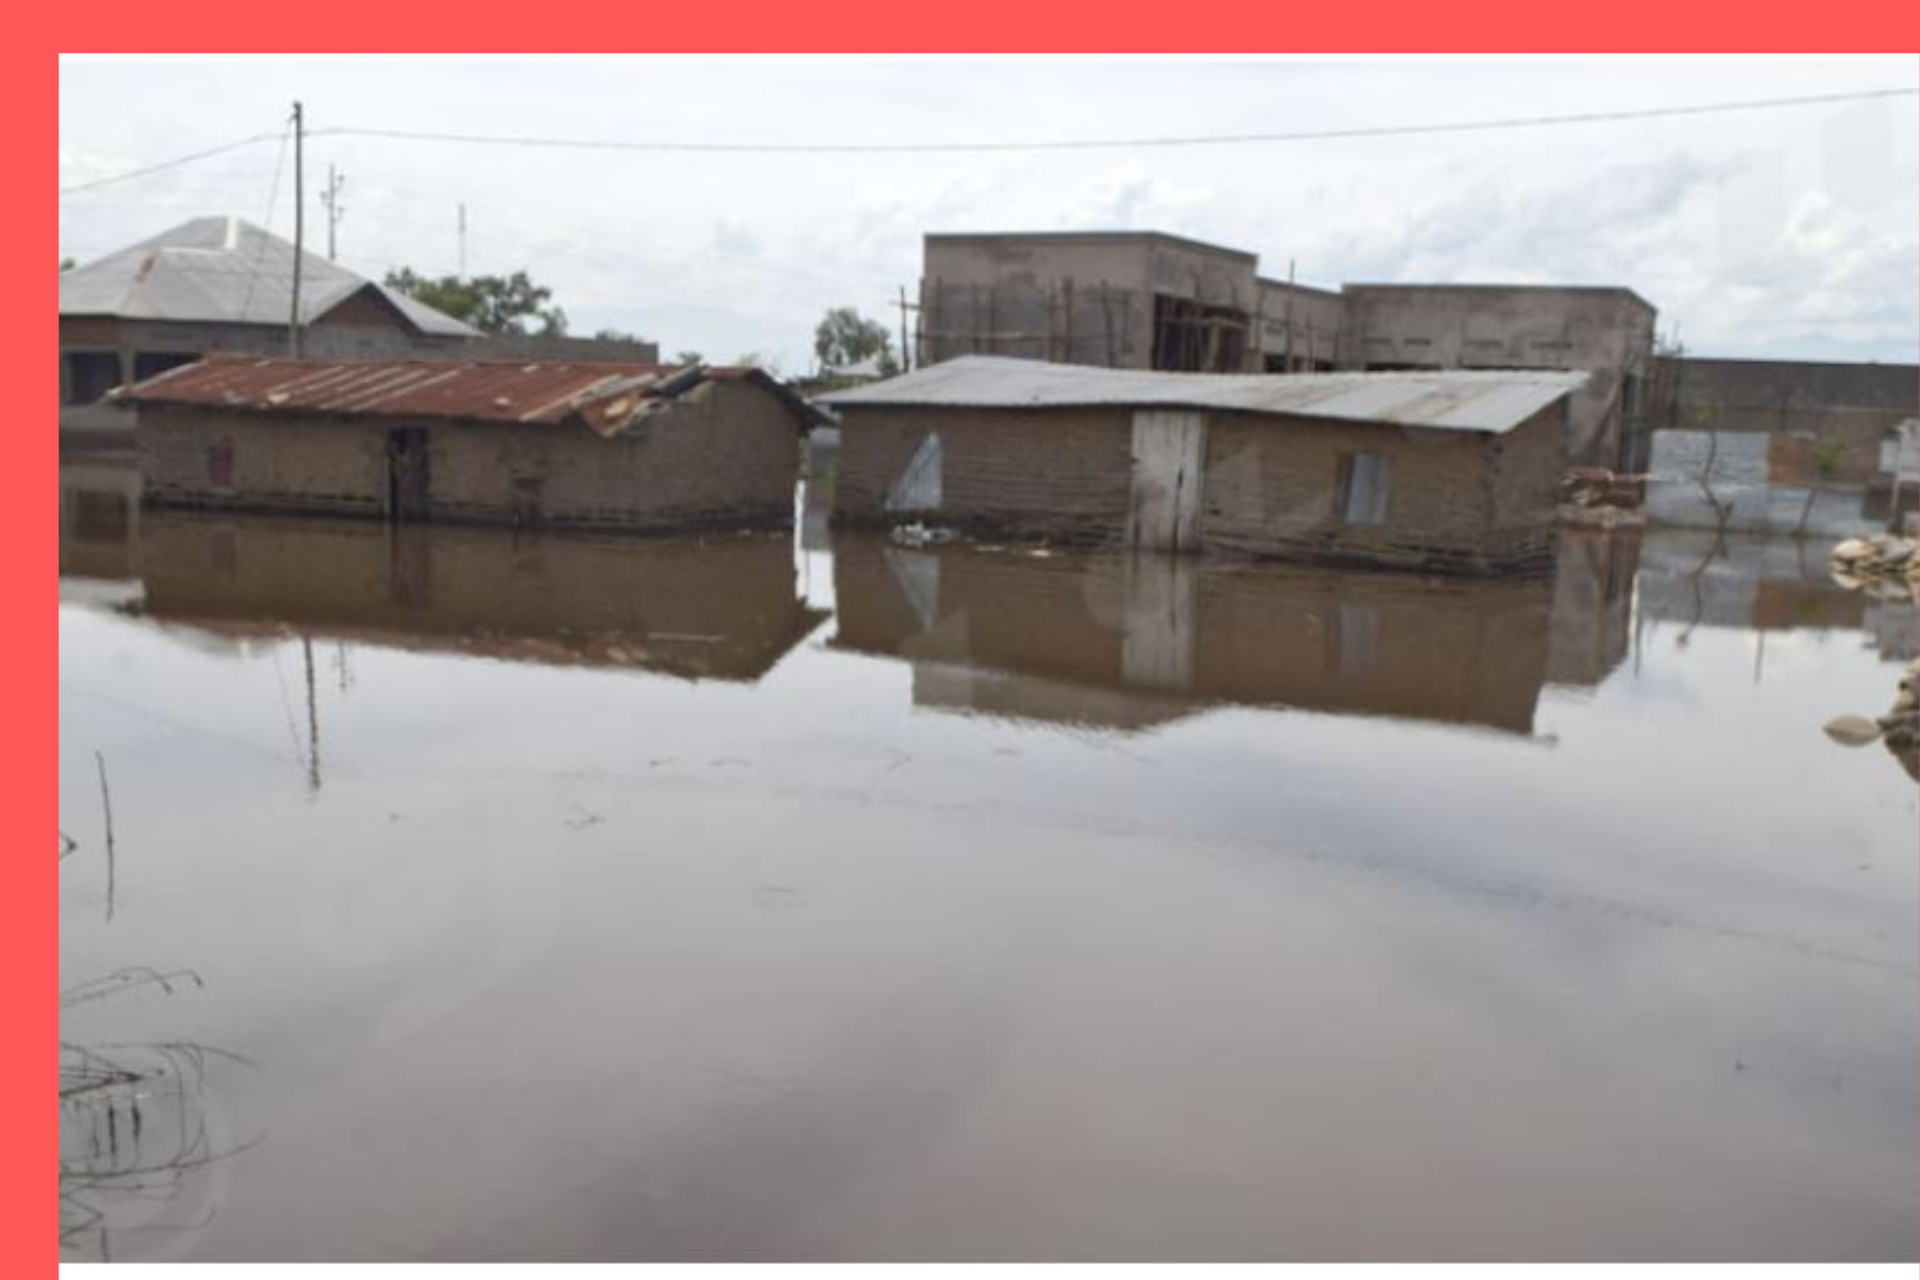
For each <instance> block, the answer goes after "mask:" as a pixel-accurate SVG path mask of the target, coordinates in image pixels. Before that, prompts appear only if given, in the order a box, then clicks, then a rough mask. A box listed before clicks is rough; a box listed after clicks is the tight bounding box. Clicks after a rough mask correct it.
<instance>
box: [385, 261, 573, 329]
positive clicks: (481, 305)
mask: <svg viewBox="0 0 1920 1280" xmlns="http://www.w3.org/2000/svg"><path fill="white" fill-rule="evenodd" d="M386 284H387V287H388V288H389V289H398V290H399V291H400V292H402V293H404V294H406V295H407V296H408V297H410V298H413V299H415V300H416V301H419V302H424V303H426V304H427V305H428V306H430V307H432V308H433V309H434V310H435V311H439V312H443V313H445V314H446V315H450V316H452V317H453V318H454V319H456V320H462V321H465V322H466V323H467V324H470V325H472V326H473V327H474V328H476V329H478V330H480V331H481V332H482V333H532V334H539V335H540V336H542V337H548V338H557V337H561V336H564V335H565V333H566V332H567V313H566V312H565V311H563V310H562V309H560V308H559V307H556V306H551V305H549V304H550V303H551V302H552V300H553V290H551V289H549V288H547V287H546V286H544V285H537V284H535V283H534V282H533V281H532V280H531V279H529V278H528V276H527V273H526V272H524V271H516V272H514V273H513V274H512V275H510V276H441V277H440V278H439V279H437V280H436V279H432V278H429V277H427V276H422V275H419V274H417V273H415V272H414V270H413V268H411V267H397V268H395V269H394V270H392V271H389V272H387V279H386Z"/></svg>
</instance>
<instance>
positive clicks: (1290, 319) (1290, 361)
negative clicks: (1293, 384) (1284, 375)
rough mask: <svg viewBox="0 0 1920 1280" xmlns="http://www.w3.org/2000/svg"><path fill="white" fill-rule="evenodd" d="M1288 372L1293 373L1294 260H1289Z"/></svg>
mask: <svg viewBox="0 0 1920 1280" xmlns="http://www.w3.org/2000/svg"><path fill="white" fill-rule="evenodd" d="M1287 372H1288V373H1292V372H1293V259H1292V258H1288V259H1287Z"/></svg>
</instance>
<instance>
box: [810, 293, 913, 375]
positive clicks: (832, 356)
mask: <svg viewBox="0 0 1920 1280" xmlns="http://www.w3.org/2000/svg"><path fill="white" fill-rule="evenodd" d="M813 354H814V355H815V356H817V357H818V358H819V360H820V367H821V368H822V369H824V370H838V369H851V368H853V367H854V366H856V365H860V364H864V363H865V362H867V361H868V360H873V361H875V363H876V366H877V367H878V369H879V370H880V373H881V375H882V376H884V377H891V376H892V375H894V374H896V373H898V372H900V362H899V360H898V359H896V358H895V356H894V354H893V339H892V337H891V336H890V335H889V334H888V333H887V326H885V325H883V324H881V323H880V322H879V321H878V320H869V319H867V318H866V317H865V316H863V315H861V314H860V313H859V312H858V311H855V310H854V309H853V308H852V307H834V308H833V309H831V310H830V311H828V312H827V314H826V315H825V316H824V317H822V318H821V321H820V324H819V325H818V326H817V327H816V328H815V329H814V331H813Z"/></svg>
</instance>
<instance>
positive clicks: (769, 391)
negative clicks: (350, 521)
mask: <svg viewBox="0 0 1920 1280" xmlns="http://www.w3.org/2000/svg"><path fill="white" fill-rule="evenodd" d="M118 394H119V397H120V398H121V399H124V400H126V401H129V402H131V403H133V404H136V405H138V406H139V408H140V411H141V414H140V426H139V431H138V448H139V455H140V463H141V470H142V473H143V477H144V484H145V490H144V492H145V500H146V501H147V502H149V503H151V504H154V505H159V506H187V507H203V508H220V509H229V510H254V511H268V512H304V513H308V514H316V515H346V516H365V517H371V518H375V519H387V520H396V521H417V520H431V521H447V522H467V523H478V524H515V525H535V526H558V527H579V528H604V529H625V530H640V531H648V532H665V531H670V530H686V529H701V528H722V527H725V528H784V527H789V526H790V525H791V523H792V520H793V491H794V483H795V479H796V476H797V474H798V469H799V459H800V442H801V438H802V435H803V432H804V429H805V428H806V427H807V426H808V425H809V424H811V423H813V422H815V421H816V420H817V419H818V417H819V414H818V411H817V410H814V409H812V408H810V407H809V406H808V405H807V404H806V403H805V402H804V401H803V400H801V399H800V398H799V397H798V396H796V395H794V394H793V393H792V392H791V391H789V390H788V389H786V388H785V387H783V386H781V385H780V384H779V383H778V382H776V381H775V380H774V379H773V378H771V377H769V376H768V375H767V374H765V373H763V372H762V371H760V370H758V369H746V368H738V369H709V368H703V367H700V366H690V367H688V368H685V369H680V370H673V369H663V368H661V367H659V366H657V365H639V364H582V363H561V362H546V363H533V364H518V363H486V362H474V361H445V360H442V361H427V360H379V361H325V360H286V359H252V358H246V357H238V356H218V357H213V358H210V359H208V360H205V361H202V362H200V363H198V364H194V365H189V366H186V367H184V368H179V369H174V370H170V371H168V372H166V373H163V374H161V375H160V376H158V377H156V378H150V379H148V380H147V381H145V382H141V383H137V384H135V385H134V386H132V387H129V388H126V389H124V390H123V391H121V392H120V393H118Z"/></svg>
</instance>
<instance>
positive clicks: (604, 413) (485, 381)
mask: <svg viewBox="0 0 1920 1280" xmlns="http://www.w3.org/2000/svg"><path fill="white" fill-rule="evenodd" d="M707 381H737V382H754V383H756V384H758V385H760V386H762V387H763V389H765V390H767V391H769V392H771V393H772V394H773V395H775V396H776V397H777V398H779V399H780V400H781V401H782V402H783V403H784V404H786V406H787V407H788V408H789V409H790V410H792V411H793V412H794V413H795V414H796V416H798V417H799V418H800V419H801V421H802V423H803V425H804V424H809V423H811V422H814V421H817V420H818V414H817V411H815V410H814V409H813V408H812V407H811V406H809V405H807V404H806V403H805V402H804V401H802V400H801V399H800V398H799V397H798V396H796V395H794V394H793V392H791V391H789V390H788V389H787V388H785V387H783V386H781V385H780V384H779V383H778V382H776V381H775V380H774V379H773V378H771V377H769V376H768V375H767V374H765V373H763V372H762V371H760V370H758V369H734V368H702V367H699V366H689V367H687V368H684V369H675V368H673V367H672V366H667V365H657V364H640V363H631V362H620V363H612V362H609V363H598V362H593V363H590V362H584V361H552V360H546V361H531V362H517V361H480V360H294V359H284V358H260V357H256V356H236V355H215V356H209V357H207V358H206V359H205V360H202V361H200V362H199V363H197V364H191V365H185V366H182V367H181V368H178V369H169V370H168V371H167V372H165V373H162V374H160V375H158V376H156V377H152V378H148V379H147V380H146V381H144V382H138V383H135V384H133V385H132V386H129V387H123V388H121V389H120V390H119V391H118V392H116V393H115V398H116V399H118V400H121V401H123V402H126V403H130V404H138V405H184V406H198V407H205V408H221V409H244V410H248V411H252V412H258V413H269V414H303V415H324V416H327V417H376V418H408V419H420V418H431V419H435V420H440V421H452V422H496V423H525V424H538V425H548V426H558V425H561V424H564V423H576V422H577V423H579V424H581V425H584V426H586V427H588V428H590V429H592V430H594V431H596V432H598V433H599V434H601V435H605V436H611V435H615V434H618V433H619V432H620V431H622V430H625V429H626V428H627V427H629V426H631V425H633V423H635V422H636V421H638V420H639V419H641V418H643V417H645V416H646V415H647V414H648V413H650V412H653V411H654V410H657V409H659V408H660V407H662V406H663V405H665V404H667V403H669V402H671V401H672V400H674V399H676V398H677V397H679V396H680V395H682V394H684V393H685V392H687V391H690V390H692V389H693V388H694V387H697V386H699V385H700V384H701V383H703V382H707Z"/></svg>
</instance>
